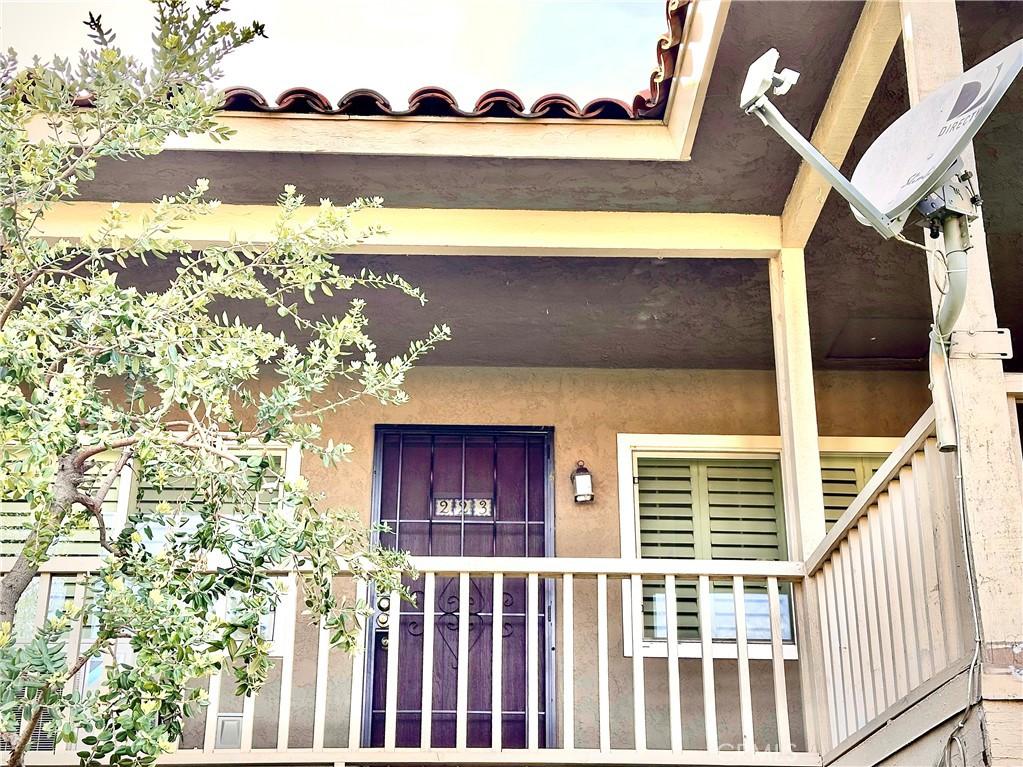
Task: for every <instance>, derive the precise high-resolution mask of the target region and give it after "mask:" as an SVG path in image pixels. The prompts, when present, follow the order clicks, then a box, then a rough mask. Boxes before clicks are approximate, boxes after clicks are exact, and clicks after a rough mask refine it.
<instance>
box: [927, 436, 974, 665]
mask: <svg viewBox="0 0 1023 767" xmlns="http://www.w3.org/2000/svg"><path fill="white" fill-rule="evenodd" d="M924 456H925V458H926V461H927V476H928V477H929V478H930V482H929V487H930V498H931V524H932V531H933V532H932V534H933V536H934V550H935V552H936V554H937V556H936V563H937V567H938V573H939V577H938V590H939V591H940V593H941V605H942V607H941V614H942V626H944V627H945V631H946V632H947V634H946V636H945V640H946V643H947V647H948V650H947V652H948V657H949V660H955V659H957V658H959V657H960V655H962V654H963V653H964V652H965V651H966V645H965V642H966V633H965V631H966V629H965V627H966V625H968V624H966V623H965V622H964V621H965V619H966V616H965V613H964V612H963V610H962V609H961V608H962V607H963V606H965V605H966V604H968V603H969V597H968V594H967V593H966V592H967V587H966V584H965V583H964V581H965V579H964V578H963V573H962V571H961V568H960V563H961V561H962V558H961V554H960V543H959V536H960V526H959V518H958V515H957V512H956V487H955V482H954V477H953V476H951V472H950V471H949V468H948V465H947V463H946V457H945V454H944V453H941V452H940V451H939V450H938V443H937V442H936V441H935V440H934V439H929V440H927V442H926V443H925V444H924Z"/></svg>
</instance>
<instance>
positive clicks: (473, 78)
mask: <svg viewBox="0 0 1023 767" xmlns="http://www.w3.org/2000/svg"><path fill="white" fill-rule="evenodd" d="M664 4H665V3H664V0H503V1H502V0H235V1H234V2H233V3H232V4H231V9H232V10H231V16H232V17H233V18H236V19H238V20H239V21H249V20H252V19H257V20H259V21H262V22H264V23H265V24H266V28H267V35H268V37H269V39H267V40H258V41H256V42H254V43H252V44H251V45H250V46H249V47H248V48H246V49H242V50H240V51H238V52H237V53H235V54H234V55H233V56H232V57H230V58H229V59H228V60H227V61H226V62H225V66H224V75H225V76H224V79H223V81H222V83H221V84H222V85H223V86H225V87H226V86H233V85H245V86H249V87H252V88H255V89H256V90H258V91H260V92H261V93H263V95H264V96H267V97H268V98H269V99H270V100H271V101H273V99H274V98H275V97H276V96H277V94H279V93H280V92H281V91H283V90H285V89H287V88H290V87H294V86H305V87H309V88H313V89H314V90H317V91H319V92H321V93H323V94H324V95H326V96H327V97H328V98H329V99H330V100H331V101H332V102H335V103H336V102H337V101H338V99H340V97H341V96H343V95H344V94H345V93H346V92H348V91H349V90H352V89H354V88H373V89H375V90H378V91H380V92H381V93H383V94H384V96H385V97H387V98H388V99H389V100H390V101H391V104H392V106H394V107H395V108H403V107H404V106H405V105H406V104H407V97H408V95H409V94H410V93H411V92H412V91H413V90H415V89H416V88H419V87H422V86H425V85H435V86H440V87H443V88H446V89H448V90H449V91H451V92H452V93H453V94H454V95H455V97H456V98H457V99H458V102H459V104H460V105H461V106H462V107H463V108H471V106H472V105H473V103H475V101H476V99H477V97H478V96H479V95H480V94H481V93H483V92H484V91H487V90H489V89H491V88H508V89H510V90H512V91H514V92H516V93H517V94H519V96H521V97H522V99H523V101H524V102H525V103H526V106H527V107H528V106H529V105H530V104H531V103H532V102H533V101H534V100H535V99H536V98H538V97H539V96H541V95H544V94H546V93H552V92H553V93H564V94H566V95H568V96H570V97H571V98H573V99H575V100H576V101H577V102H579V103H580V104H585V103H586V102H587V101H589V100H591V99H593V98H597V97H612V98H619V99H622V100H623V101H626V102H630V101H631V100H632V97H633V96H635V95H636V93H638V92H639V91H641V90H643V89H644V88H646V87H647V86H648V80H649V76H650V72H651V71H652V70H653V69H654V67H655V65H656V55H655V50H656V44H657V39H658V37H659V36H660V35H661V34H663V33H664V32H665V31H666V27H665V20H664ZM89 11H93V12H95V13H101V14H102V15H103V22H104V25H105V26H111V27H113V28H114V31H115V32H117V34H118V40H117V42H118V43H119V44H120V45H121V46H122V47H124V48H126V49H127V50H129V51H131V52H132V53H134V54H136V55H140V56H141V55H144V54H145V52H146V50H147V48H148V44H149V34H150V32H151V30H152V22H151V9H150V7H149V3H148V2H145V0H88V1H86V2H80V1H79V0H0V45H2V46H3V48H5V49H6V48H8V47H13V48H14V49H15V50H17V51H18V52H19V55H20V56H22V57H23V58H25V59H28V58H30V57H31V56H32V55H36V54H38V55H40V56H41V57H43V58H44V59H45V58H49V57H50V56H52V55H53V54H54V53H57V54H60V55H63V56H67V55H69V54H73V53H75V52H77V51H78V50H79V49H80V48H81V47H83V46H84V45H87V44H88V42H89V41H88V39H87V38H86V31H87V30H86V28H85V27H84V26H83V25H82V23H81V21H82V20H83V19H85V18H86V17H87V15H88V12H89Z"/></svg>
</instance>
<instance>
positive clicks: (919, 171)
mask: <svg viewBox="0 0 1023 767" xmlns="http://www.w3.org/2000/svg"><path fill="white" fill-rule="evenodd" d="M1021 69H1023V40H1017V41H1016V42H1015V43H1013V44H1012V45H1010V46H1008V47H1007V48H1003V49H1002V50H1001V51H999V52H998V53H996V54H995V55H994V56H992V57H991V58H989V59H985V60H984V61H982V62H981V63H980V64H978V65H977V66H975V67H973V68H972V69H970V70H969V71H967V72H964V73H963V74H961V75H960V76H959V77H957V78H956V79H955V80H951V81H950V82H947V83H945V84H944V85H943V86H941V87H940V88H938V90H936V91H934V93H932V94H931V95H930V96H928V97H927V98H926V99H924V100H923V101H921V102H920V103H919V104H917V105H916V106H915V107H913V108H912V109H911V110H909V111H908V112H906V113H905V114H904V115H902V117H900V118H899V119H898V120H896V121H895V122H893V123H892V124H891V125H889V126H888V128H887V129H886V130H885V131H884V133H882V134H881V135H880V136H878V138H877V140H876V141H875V142H874V143H873V144H871V145H870V148H869V149H868V150H867V151H866V152H865V153H864V155H863V157H862V159H861V160H860V162H859V165H857V166H856V170H855V171H853V174H852V179H851V181H852V185H853V186H854V187H855V188H856V189H857V190H858V191H859V192H860V193H861V194H862V195H863V196H864V197H865V198H867V200H869V201H870V202H871V203H873V205H874V206H875V207H876V208H877V209H878V210H880V211H881V212H882V213H884V214H885V215H886V216H887V217H888V218H890V219H892V220H898V219H901V218H903V217H905V216H907V215H908V214H909V213H910V212H911V211H912V210H913V208H914V206H915V205H916V204H917V203H918V202H920V201H921V200H922V199H923V198H924V197H926V196H927V195H928V194H930V193H931V192H932V191H934V189H935V188H936V187H938V186H940V185H941V184H942V183H943V182H944V181H945V180H946V179H947V177H948V175H949V173H950V172H951V171H952V170H953V168H954V166H955V165H956V163H957V161H958V160H959V156H960V155H961V154H962V153H963V151H964V150H965V149H966V147H967V146H968V145H969V143H970V141H972V140H973V137H974V136H976V135H977V131H978V130H980V126H981V125H983V124H984V121H985V120H987V118H988V117H990V115H991V113H992V112H993V111H994V109H995V107H996V106H997V105H998V102H999V101H1000V100H1001V98H1002V96H1004V95H1005V92H1006V91H1007V90H1009V86H1010V85H1012V81H1013V80H1014V79H1015V78H1016V75H1018V74H1019V72H1020V70H1021ZM850 207H852V211H853V215H855V216H856V218H857V219H858V220H859V221H860V223H862V224H868V223H869V222H868V221H867V219H866V218H865V217H864V216H863V215H862V214H861V213H860V212H859V211H858V210H856V207H855V206H850Z"/></svg>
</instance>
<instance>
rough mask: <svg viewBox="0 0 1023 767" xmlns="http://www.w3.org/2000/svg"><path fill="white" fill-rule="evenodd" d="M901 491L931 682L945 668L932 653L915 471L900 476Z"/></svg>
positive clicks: (923, 665)
mask: <svg viewBox="0 0 1023 767" xmlns="http://www.w3.org/2000/svg"><path fill="white" fill-rule="evenodd" d="M899 489H900V490H901V491H902V492H901V493H900V496H901V498H902V510H903V519H902V524H903V526H904V527H905V536H906V543H907V545H908V549H909V558H908V569H909V571H910V572H909V579H910V583H911V584H912V586H913V594H912V598H911V600H910V601H911V602H912V603H913V622H914V625H915V627H916V640H917V644H918V647H919V660H920V678H921V680H924V679H930V678H931V677H932V676H933V675H934V674H935V673H936V672H938V671H941V670H942V668H941V667H936V666H935V665H934V657H933V651H932V649H931V648H932V647H933V645H932V641H933V640H932V639H931V626H930V622H929V621H928V620H927V597H926V593H927V592H926V591H925V590H924V585H925V583H926V578H925V575H924V554H923V550H922V548H923V547H922V546H921V540H920V513H919V510H918V509H917V499H916V485H915V483H914V481H913V469H912V468H910V467H909V466H904V467H903V469H902V471H900V472H899Z"/></svg>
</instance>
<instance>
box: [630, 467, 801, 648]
mask: <svg viewBox="0 0 1023 767" xmlns="http://www.w3.org/2000/svg"><path fill="white" fill-rule="evenodd" d="M633 466H634V475H633V485H634V491H635V500H636V504H635V508H636V517H637V519H636V522H637V526H636V528H637V536H636V538H637V540H636V544H637V547H638V549H639V554H640V556H641V557H643V558H645V559H730V560H783V559H785V558H786V548H785V522H784V513H783V509H782V494H781V471H780V467H779V464H778V461H777V460H776V459H774V458H707V457H688V456H684V455H671V454H663V453H654V454H637V455H635V456H634V464H633ZM643 590H644V594H643V613H644V623H645V625H644V636H645V637H647V638H648V639H651V640H666V639H667V632H668V629H667V625H668V621H667V615H668V610H669V609H670V606H669V605H667V604H666V603H665V600H666V595H665V593H664V584H663V582H660V583H658V582H656V581H654V582H646V581H644V589H643ZM675 591H676V604H675V612H676V615H677V620H678V639H679V640H696V639H699V637H700V629H699V618H698V615H699V614H698V602H697V584H696V582H692V581H690V582H687V581H685V580H680V581H679V582H678V583H677V585H676V589H675ZM744 592H745V593H744V599H745V613H746V625H747V639H749V640H751V641H770V639H771V623H770V612H769V605H768V595H767V584H766V582H762V581H761V582H757V581H756V580H752V579H746V582H745V584H744ZM779 596H780V601H781V608H782V637H783V639H784V640H785V641H792V638H793V636H792V620H791V599H790V595H789V593H788V591H787V588H786V587H784V586H783V588H782V593H781V594H780V595H779ZM711 615H712V621H713V625H712V626H711V627H710V631H711V636H712V637H713V638H714V639H718V640H729V639H731V640H734V639H735V600H734V594H733V593H732V586H731V583H730V582H727V581H725V582H721V581H715V582H713V583H712V593H711Z"/></svg>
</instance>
